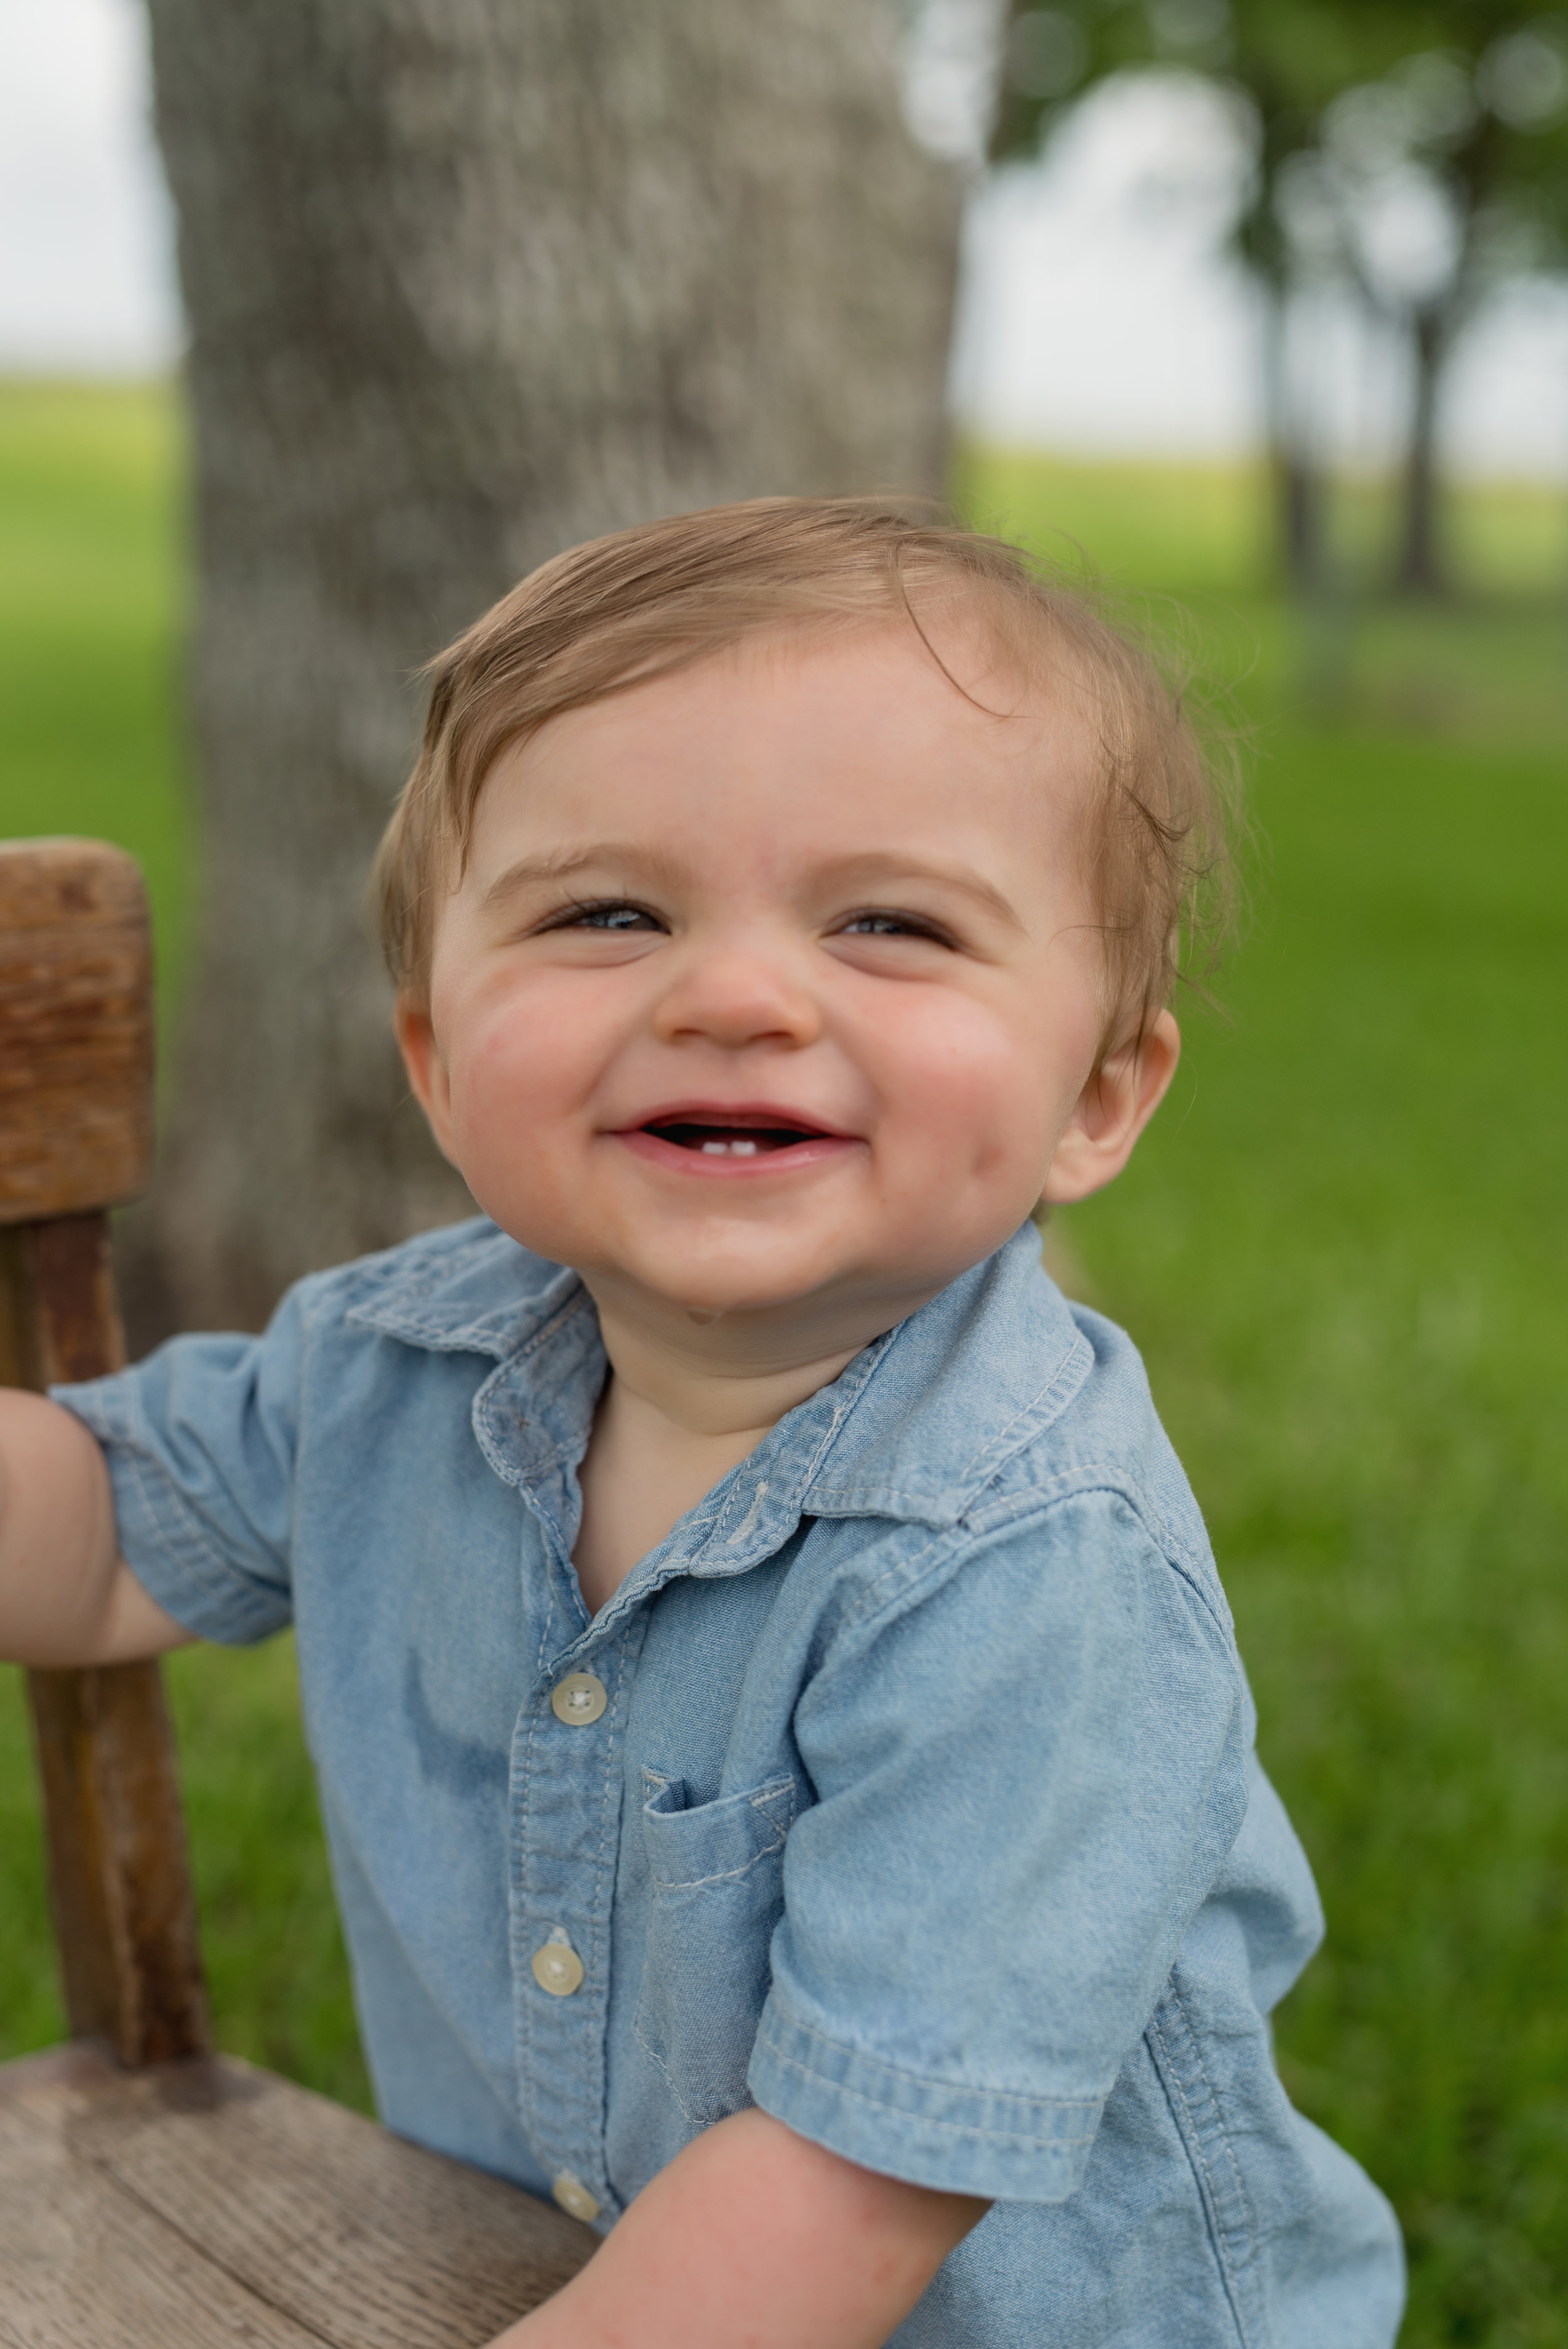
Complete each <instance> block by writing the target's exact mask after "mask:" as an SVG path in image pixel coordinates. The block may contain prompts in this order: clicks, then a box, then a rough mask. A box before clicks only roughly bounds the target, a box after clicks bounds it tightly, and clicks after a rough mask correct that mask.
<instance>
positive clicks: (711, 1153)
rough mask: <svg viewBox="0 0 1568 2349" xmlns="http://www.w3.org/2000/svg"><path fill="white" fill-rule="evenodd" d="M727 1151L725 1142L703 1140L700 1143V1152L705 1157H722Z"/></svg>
mask: <svg viewBox="0 0 1568 2349" xmlns="http://www.w3.org/2000/svg"><path fill="white" fill-rule="evenodd" d="M728 1151H729V1144H728V1143H727V1142H705V1143H703V1145H702V1154H703V1156H704V1157H705V1158H723V1157H725V1156H727V1154H728Z"/></svg>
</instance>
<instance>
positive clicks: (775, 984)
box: [655, 936, 822, 1052]
mask: <svg viewBox="0 0 1568 2349" xmlns="http://www.w3.org/2000/svg"><path fill="white" fill-rule="evenodd" d="M672 959H673V960H674V962H675V966H676V967H675V968H673V969H672V970H671V972H670V977H669V983H668V985H667V986H666V987H665V991H664V994H663V995H662V996H661V998H660V999H659V1002H658V1005H657V1008H656V1010H655V1032H656V1033H657V1035H658V1038H659V1040H660V1042H661V1043H665V1044H678V1043H689V1042H694V1041H702V1042H706V1043H710V1044H717V1045H718V1046H719V1047H720V1048H721V1050H725V1051H730V1052H738V1051H744V1050H746V1048H747V1047H748V1045H752V1044H776V1045H779V1046H782V1047H785V1048H786V1049H791V1050H799V1048H800V1047H801V1046H803V1045H806V1044H811V1043H814V1042H815V1041H816V1040H817V1038H818V1037H819V1036H820V1034H821V1032H822V1017H821V1010H820V1006H819V1004H818V1002H817V999H816V996H815V994H814V992H813V990H812V988H810V984H809V983H808V980H807V977H806V973H805V972H804V970H803V969H802V968H801V967H800V959H799V955H798V954H797V953H795V952H793V951H791V948H790V946H789V943H788V942H786V941H784V940H782V939H772V938H767V937H763V936H747V937H736V936H730V937H728V938H726V939H723V940H711V941H709V942H707V944H702V943H699V942H698V941H697V940H696V939H692V940H690V941H688V943H687V944H686V947H685V949H684V950H683V951H682V952H681V953H680V954H679V955H678V957H673V958H672Z"/></svg>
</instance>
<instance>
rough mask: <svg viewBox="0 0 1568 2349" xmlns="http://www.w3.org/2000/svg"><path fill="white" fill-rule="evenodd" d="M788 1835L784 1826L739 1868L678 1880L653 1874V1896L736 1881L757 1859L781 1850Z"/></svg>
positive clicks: (772, 1855) (749, 1869)
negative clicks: (771, 1841) (783, 1828)
mask: <svg viewBox="0 0 1568 2349" xmlns="http://www.w3.org/2000/svg"><path fill="white" fill-rule="evenodd" d="M788 1835H789V1830H788V1828H786V1829H785V1831H784V1833H783V1834H782V1835H780V1836H779V1838H778V1841H777V1842H776V1843H770V1844H765V1845H764V1846H763V1847H762V1849H761V1850H760V1851H754V1852H753V1853H752V1855H751V1857H750V1858H749V1859H748V1860H747V1861H746V1862H745V1863H744V1865H743V1866H741V1867H739V1868H720V1869H718V1870H717V1873H716V1874H715V1875H713V1876H683V1877H681V1878H679V1879H678V1881H671V1880H669V1879H667V1878H664V1877H662V1876H655V1878H654V1893H655V1898H657V1896H658V1894H659V1893H661V1892H699V1891H700V1890H701V1889H702V1888H703V1886H704V1885H705V1884H736V1883H738V1882H739V1880H740V1878H742V1877H743V1876H749V1875H750V1873H751V1871H752V1869H753V1868H755V1867H756V1866H757V1864H758V1860H762V1859H771V1858H772V1857H774V1855H775V1854H776V1853H778V1852H780V1851H782V1850H783V1848H784V1845H785V1842H786V1840H787V1838H788Z"/></svg>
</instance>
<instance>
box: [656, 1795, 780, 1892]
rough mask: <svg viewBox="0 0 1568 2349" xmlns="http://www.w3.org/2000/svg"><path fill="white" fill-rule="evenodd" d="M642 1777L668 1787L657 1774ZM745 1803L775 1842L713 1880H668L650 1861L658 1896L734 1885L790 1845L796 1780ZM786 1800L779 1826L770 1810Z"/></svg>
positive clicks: (669, 1814)
mask: <svg viewBox="0 0 1568 2349" xmlns="http://www.w3.org/2000/svg"><path fill="white" fill-rule="evenodd" d="M643 1775H644V1777H645V1778H655V1779H656V1780H657V1782H658V1784H659V1785H668V1783H669V1781H668V1780H667V1779H663V1778H659V1777H658V1773H657V1772H656V1771H654V1770H648V1769H645V1770H644V1772H643ZM745 1799H746V1801H747V1802H748V1804H749V1805H750V1806H751V1808H752V1809H753V1810H754V1811H755V1812H756V1813H757V1815H758V1818H764V1819H766V1820H767V1821H768V1824H769V1826H770V1827H771V1828H772V1829H773V1831H774V1837H775V1840H774V1841H773V1842H772V1843H769V1844H764V1845H763V1846H762V1847H761V1849H760V1850H758V1851H754V1852H753V1853H752V1855H751V1857H750V1858H749V1859H748V1860H747V1861H745V1862H744V1863H743V1865H742V1866H741V1867H739V1868H721V1869H720V1870H719V1871H718V1872H717V1874H715V1875H713V1876H682V1877H678V1878H665V1877H662V1876H660V1875H658V1874H657V1873H656V1872H655V1869H654V1867H653V1862H652V1860H651V1858H650V1861H649V1874H650V1876H651V1877H652V1878H653V1883H654V1889H655V1892H695V1891H696V1890H697V1889H698V1888H699V1886H701V1885H704V1884H733V1883H734V1882H736V1881H737V1879H738V1878H740V1877H742V1876H749V1875H750V1873H751V1871H752V1869H753V1868H755V1867H756V1865H757V1863H758V1860H759V1859H769V1858H771V1857H772V1855H773V1854H774V1853H775V1852H779V1851H782V1850H783V1848H784V1846H785V1844H786V1843H787V1842H788V1841H789V1830H790V1828H791V1827H792V1826H794V1824H795V1808H796V1785H795V1781H794V1779H793V1778H792V1777H791V1778H788V1779H785V1780H783V1781H782V1782H780V1783H779V1784H778V1785H773V1786H771V1787H768V1786H764V1787H762V1788H760V1789H759V1791H758V1793H757V1794H755V1795H748V1796H746V1797H745ZM783 1800H787V1801H788V1803H789V1811H788V1814H787V1816H786V1817H785V1819H784V1822H783V1825H782V1826H780V1825H779V1821H778V1820H777V1819H776V1818H774V1817H773V1816H772V1812H771V1807H770V1806H772V1805H774V1804H776V1803H779V1802H780V1801H783ZM699 1807H701V1808H707V1806H706V1805H703V1806H699ZM655 1816H661V1817H671V1818H684V1817H685V1816H687V1815H686V1813H685V1812H682V1811H673V1812H667V1813H658V1814H655Z"/></svg>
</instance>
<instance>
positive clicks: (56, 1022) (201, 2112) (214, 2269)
mask: <svg viewBox="0 0 1568 2349" xmlns="http://www.w3.org/2000/svg"><path fill="white" fill-rule="evenodd" d="M151 1068H152V1030H151V981H150V945H149V935H148V924H147V911H146V903H145V898H144V895H143V892H142V887H141V879H140V875H139V873H138V871H137V868H136V866H135V864H133V862H132V861H131V859H130V858H129V857H128V856H126V855H124V854H121V852H119V850H117V849H113V848H109V847H106V846H104V845H103V844H101V843H97V842H91V841H74V840H54V841H29V842H16V843H5V844H0V1383H5V1384H8V1385H17V1386H28V1387H34V1388H40V1387H43V1386H46V1385H47V1384H48V1383H50V1382H51V1381H54V1380H58V1379H69V1378H92V1377H96V1376H98V1375H99V1374H101V1373H102V1372H104V1371H110V1370H114V1369H118V1368H119V1365H120V1363H121V1361H123V1343H122V1340H121V1337H120V1332H119V1319H118V1315H117V1312H116V1309H115V1301H114V1294H113V1281H112V1275H111V1271H110V1264H109V1254H108V1209H109V1208H110V1207H111V1206H119V1204H121V1203H122V1202H123V1201H125V1200H127V1199H129V1198H132V1197H134V1196H135V1195H137V1193H138V1192H139V1190H140V1189H141V1188H142V1187H143V1185H144V1184H145V1180H146V1175H147V1170H148V1165H149V1162H150V1146H151V1101H150V1084H151ZM28 1682H29V1695H30V1699H31V1704H32V1712H33V1721H34V1727H35V1732H36V1744H37V1753H38V1764H39V1775H40V1779H41V1783H42V1786H43V1793H44V1809H45V1821H46V1836H47V1841H48V1850H49V1883H50V1904H51V1909H52V1912H53V1917H54V1924H55V1932H56V1940H57V1946H58V1950H59V1956H60V1966H61V1975H62V1980H63V1982H64V1987H65V1999H66V2011H67V2017H68V2020H69V2025H70V2029H71V2031H72V2033H73V2034H74V2036H73V2039H72V2042H71V2043H70V2044H68V2045H67V2046H65V2047H61V2048H57V2049H54V2050H51V2051H50V2052H48V2053H47V2054H40V2055H29V2056H24V2057H22V2058H20V2059H19V2060H18V2061H15V2062H14V2063H11V2064H4V2065H0V2344H4V2349H85V2344H91V2345H92V2349H151V2344H159V2349H184V2344H192V2349H194V2344H202V2349H207V2344H213V2343H216V2342H220V2341H229V2340H232V2341H236V2342H243V2343H247V2344H253V2349H273V2344H276V2349H285V2344H286V2349H304V2344H322V2343H327V2344H333V2349H394V2345H395V2349H477V2344H480V2343H482V2342H484V2341H487V2340H488V2339H489V2338H490V2335H491V2334H492V2333H497V2332H499V2331H500V2330H501V2329H502V2328H503V2327H504V2326H505V2325H506V2324H507V2323H511V2322H512V2321H514V2320H515V2319H516V2318H517V2317H519V2316H521V2315H522V2314H524V2313H526V2312H527V2311H528V2310H529V2309H530V2308H532V2307H534V2306H536V2305H537V2304H538V2302H540V2301H541V2300H542V2299H544V2298H546V2297H547V2296H548V2294H549V2293H551V2292H553V2291H555V2290H557V2289H558V2287H559V2286H560V2285H561V2284H562V2283H563V2282H565V2281H566V2279H567V2277H568V2276H570V2275H571V2274H572V2273H573V2271H575V2270H576V2269H577V2268H578V2267H579V2266H580V2265H581V2264H582V2262H583V2260H584V2259H585V2258H586V2257H587V2256H588V2254H589V2253H590V2252H591V2251H593V2246H594V2240H595V2239H594V2237H593V2235H592V2234H591V2233H590V2231H589V2230H588V2229H587V2228H585V2227H582V2226H579V2225H578V2224H577V2222H576V2221H575V2220H572V2219H568V2218H566V2217H565V2216H563V2215H562V2213H561V2212H560V2211H558V2210H555V2209H552V2207H551V2206H550V2205H549V2204H547V2203H542V2202H540V2201H537V2200H535V2199H534V2198H533V2197H531V2196H530V2195H527V2194H522V2193H520V2192H518V2191H517V2190H516V2189H514V2188H512V2187H510V2186H507V2185H504V2184H502V2183H501V2182H500V2181H499V2180H498V2179H496V2178H490V2177H487V2176H485V2175H483V2174H482V2173H481V2172H480V2171H478V2170H473V2169H469V2168H466V2167H465V2166H464V2165H463V2164H461V2163H459V2162H455V2161H449V2160H447V2159H445V2158H442V2157H441V2156H439V2155H438V2154H433V2153H428V2152H426V2151H424V2150H423V2149H422V2148H419V2147H414V2146H411V2145H408V2144H406V2143H404V2142H403V2141H402V2140H401V2139H399V2138H397V2137H392V2136H390V2135H389V2134H388V2133H387V2131H386V2130H384V2129H380V2128H377V2127H376V2126H375V2124H374V2123H373V2122H370V2121H366V2120H363V2119H361V2118H360V2117H359V2116H358V2115H356V2114H354V2113H349V2112H346V2111H344V2110H342V2109H341V2108H340V2107H339V2106H335V2105H332V2104H330V2103H328V2102H327V2101H326V2100H325V2098H323V2097H320V2096H315V2095H311V2094H310V2093H309V2092H308V2091H306V2090H305V2089H303V2088H300V2087H297V2086H295V2085H294V2084H293V2083H291V2082H289V2081H286V2080H282V2079H279V2078H277V2077H276V2076H275V2075H273V2074H271V2073H266V2072H259V2071H256V2070H254V2069H253V2068H252V2067H251V2066H250V2065H248V2064H240V2063H237V2062H235V2061H234V2060H233V2059H232V2058H230V2057H226V2056H223V2055H220V2054H214V2053H213V2052H212V2050H211V2038H210V2032H209V2023H208V2015H207V2002H206V1995H205V1991H204V1988H203V1984H202V1978H201V1957H200V1951H199V1947H198V1940H197V1931H196V1919H195V1909H194V1905H193V1901H192V1899H191V1885H190V1878H189V1872H188V1868H187V1864H186V1855H185V1838H184V1827H183V1823H182V1819H181V1808H180V1796H179V1789H178V1784H177V1780H176V1775H175V1767H174V1755H173V1745H172V1741H171V1737H170V1728H169V1722H168V1715H167V1713H166V1710H165V1707H164V1702H163V1692H162V1684H161V1681H160V1675H159V1671H158V1667H157V1665H156V1664H151V1663H139V1664H119V1665H113V1666H109V1667H106V1668H100V1669H97V1670H93V1671H33V1672H30V1673H29V1674H28Z"/></svg>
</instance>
